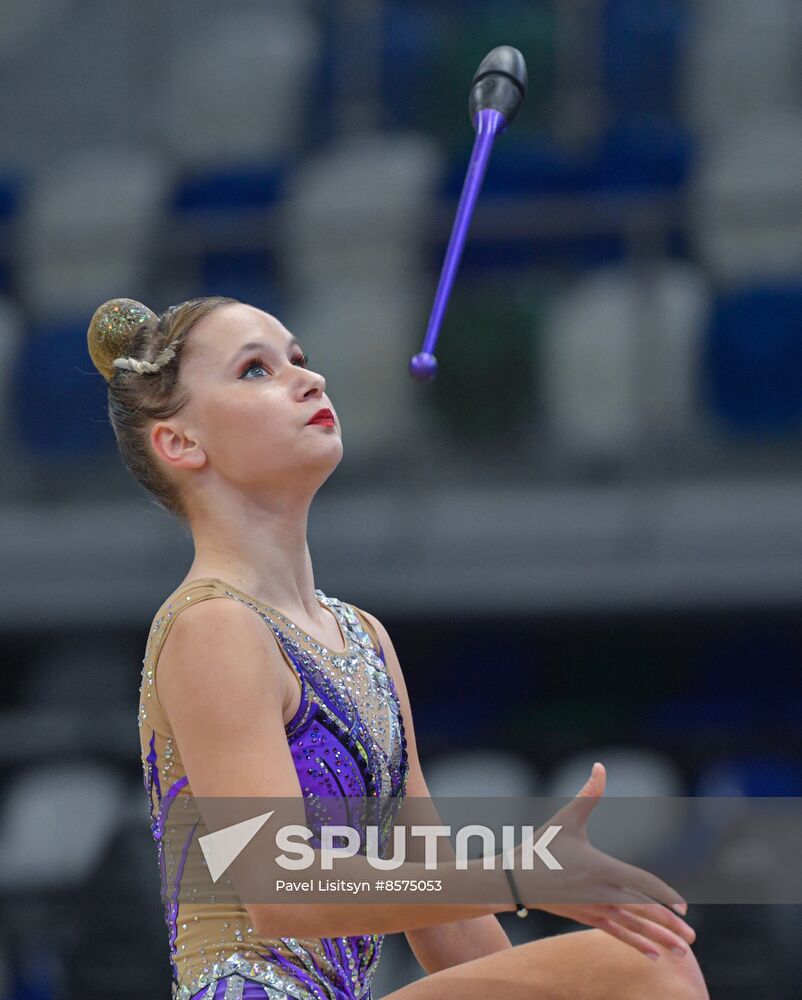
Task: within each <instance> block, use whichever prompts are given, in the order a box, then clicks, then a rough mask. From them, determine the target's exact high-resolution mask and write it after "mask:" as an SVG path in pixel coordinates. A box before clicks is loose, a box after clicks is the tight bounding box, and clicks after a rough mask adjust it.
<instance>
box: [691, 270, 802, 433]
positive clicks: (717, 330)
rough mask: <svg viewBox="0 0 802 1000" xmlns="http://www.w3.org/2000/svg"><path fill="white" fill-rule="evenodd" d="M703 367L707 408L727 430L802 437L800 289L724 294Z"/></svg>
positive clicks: (784, 287) (790, 285)
mask: <svg viewBox="0 0 802 1000" xmlns="http://www.w3.org/2000/svg"><path fill="white" fill-rule="evenodd" d="M704 363H705V381H706V390H707V395H708V399H709V405H710V407H711V409H712V411H713V414H714V415H715V416H716V417H717V418H718V420H719V421H720V422H721V424H722V425H723V426H724V427H725V428H726V429H727V430H729V431H731V432H733V433H735V434H739V435H751V436H753V437H764V438H768V437H772V436H781V435H787V434H791V433H798V432H799V431H802V392H800V391H799V372H800V371H802V284H799V283H777V284H773V285H765V286H762V287H756V288H741V289H737V290H735V291H731V292H725V293H722V294H721V295H720V296H719V298H718V301H717V302H716V304H715V306H714V309H713V314H712V318H711V323H710V329H709V331H708V338H707V344H706V346H705V362H704Z"/></svg>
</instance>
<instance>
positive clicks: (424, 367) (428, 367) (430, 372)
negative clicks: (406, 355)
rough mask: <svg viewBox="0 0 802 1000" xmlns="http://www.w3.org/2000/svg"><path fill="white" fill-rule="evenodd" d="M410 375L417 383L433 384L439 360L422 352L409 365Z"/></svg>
mask: <svg viewBox="0 0 802 1000" xmlns="http://www.w3.org/2000/svg"><path fill="white" fill-rule="evenodd" d="M409 374H410V375H411V376H412V377H413V378H414V379H415V380H416V381H417V382H431V380H432V379H433V378H434V377H435V376H436V375H437V358H436V357H435V356H434V355H433V354H427V353H426V352H425V351H421V353H420V354H416V355H415V357H414V358H413V359H412V360H411V361H410V363H409Z"/></svg>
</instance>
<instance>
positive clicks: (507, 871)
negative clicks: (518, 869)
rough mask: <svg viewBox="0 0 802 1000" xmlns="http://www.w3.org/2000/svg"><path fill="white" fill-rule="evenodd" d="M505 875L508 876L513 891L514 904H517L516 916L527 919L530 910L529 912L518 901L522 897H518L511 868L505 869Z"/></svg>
mask: <svg viewBox="0 0 802 1000" xmlns="http://www.w3.org/2000/svg"><path fill="white" fill-rule="evenodd" d="M504 874H505V875H506V876H507V881H508V882H509V883H510V889H512V899H513V902H514V903H515V906H516V910H515V914H516V916H518V917H526V916H528V914H529V910H527V908H526V907H525V906H524V904H523V903H520V902H519V901H518V900H519V898H520V897H519V895H518V890H517V889H516V887H515V882H513V880H512V872H511V871H510V869H509V868H505V869H504Z"/></svg>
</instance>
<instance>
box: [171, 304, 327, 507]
mask: <svg viewBox="0 0 802 1000" xmlns="http://www.w3.org/2000/svg"><path fill="white" fill-rule="evenodd" d="M248 344H255V345H256V346H253V347H249V348H247V349H245V348H246V345H248ZM180 382H181V384H182V386H183V388H184V390H185V391H186V392H188V394H189V402H188V403H187V405H186V406H185V407H184V408H183V409H182V410H181V412H180V413H179V414H178V415H177V416H176V417H175V418H173V419H172V420H170V421H169V423H168V422H165V423H164V424H162V426H172V427H173V429H174V434H173V435H171V434H170V432H169V431H168V432H166V433H165V435H164V437H163V438H162V439H161V443H162V447H163V450H164V453H165V455H168V456H169V457H170V459H171V462H170V464H171V465H173V466H174V467H175V468H183V469H197V470H200V472H201V474H202V475H203V476H204V477H205V482H204V486H206V485H207V483H210V482H211V483H214V481H216V480H224V481H225V482H227V483H229V484H231V485H234V486H236V487H237V488H238V489H239V490H240V491H241V492H243V493H245V494H246V495H249V494H250V495H252V496H253V498H254V501H255V502H257V503H258V502H259V497H260V496H262V495H264V493H265V492H267V493H268V495H274V496H276V497H278V496H287V495H292V494H296V495H298V496H299V497H302V496H304V495H308V494H310V493H311V492H314V490H316V489H317V488H318V487H319V486H320V485H321V484H322V483H323V482H324V481H325V480H326V479H327V478H328V477H329V475H331V473H332V472H333V471H334V469H335V468H336V467H337V464H338V463H339V461H340V459H341V458H342V453H343V446H342V439H341V437H340V425H339V421H338V420H337V415H336V413H335V411H334V407H333V406H332V404H331V401H330V400H329V398H328V396H327V395H326V393H325V388H326V380H325V378H324V377H323V376H322V375H319V374H318V373H317V372H314V371H311V370H309V369H307V368H306V367H305V363H304V352H303V349H302V347H301V345H300V344H295V343H293V337H292V334H291V333H290V332H289V331H288V330H287V329H286V328H285V327H284V326H283V325H282V324H281V323H280V322H279V321H278V320H277V319H276V318H275V317H274V316H271V315H270V314H269V313H265V312H262V311H261V310H260V309H255V308H254V307H253V306H249V305H245V304H244V303H232V304H228V305H224V306H220V307H218V308H217V309H215V310H213V311H212V312H211V313H209V314H208V315H206V316H204V317H203V319H201V320H200V321H199V322H198V323H197V324H196V325H195V327H194V328H193V329H192V331H191V333H190V334H189V336H188V339H187V343H186V345H185V347H184V350H183V352H182V357H181V374H180ZM323 407H327V408H328V409H330V410H331V412H332V413H333V414H334V426H326V425H321V424H308V421H309V420H310V419H311V418H312V417H313V416H314V414H315V413H316V412H317V411H318V410H320V409H322V408H323ZM155 426H158V425H155ZM154 440H155V439H154ZM189 488H190V489H192V486H191V485H190V487H189Z"/></svg>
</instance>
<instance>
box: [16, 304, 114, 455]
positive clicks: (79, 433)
mask: <svg viewBox="0 0 802 1000" xmlns="http://www.w3.org/2000/svg"><path fill="white" fill-rule="evenodd" d="M11 385H12V391H11V417H12V430H13V431H14V433H15V435H16V439H17V441H18V443H19V446H20V447H21V448H22V449H24V450H27V451H28V452H29V453H30V454H31V455H32V457H34V458H38V459H41V460H43V461H46V462H48V463H50V462H58V461H60V460H61V461H63V462H64V463H65V464H66V465H69V464H70V463H71V462H72V461H73V460H74V459H75V458H78V457H91V456H92V455H95V454H97V455H99V456H100V455H107V454H111V453H112V452H113V450H114V447H115V441H114V434H113V432H112V430H111V425H110V424H109V419H108V412H107V408H106V401H107V395H106V383H105V382H104V380H103V379H102V378H101V377H100V375H98V373H97V372H96V371H95V369H94V366H93V365H92V362H91V359H90V358H89V355H88V354H87V350H86V321H83V322H78V321H75V322H65V323H62V324H54V325H48V326H45V327H40V328H37V329H35V330H32V331H31V332H30V335H29V336H28V337H27V338H26V339H25V341H24V343H23V344H22V345H21V349H20V351H19V353H18V355H17V357H16V359H15V362H14V372H13V375H12V379H11Z"/></svg>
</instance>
